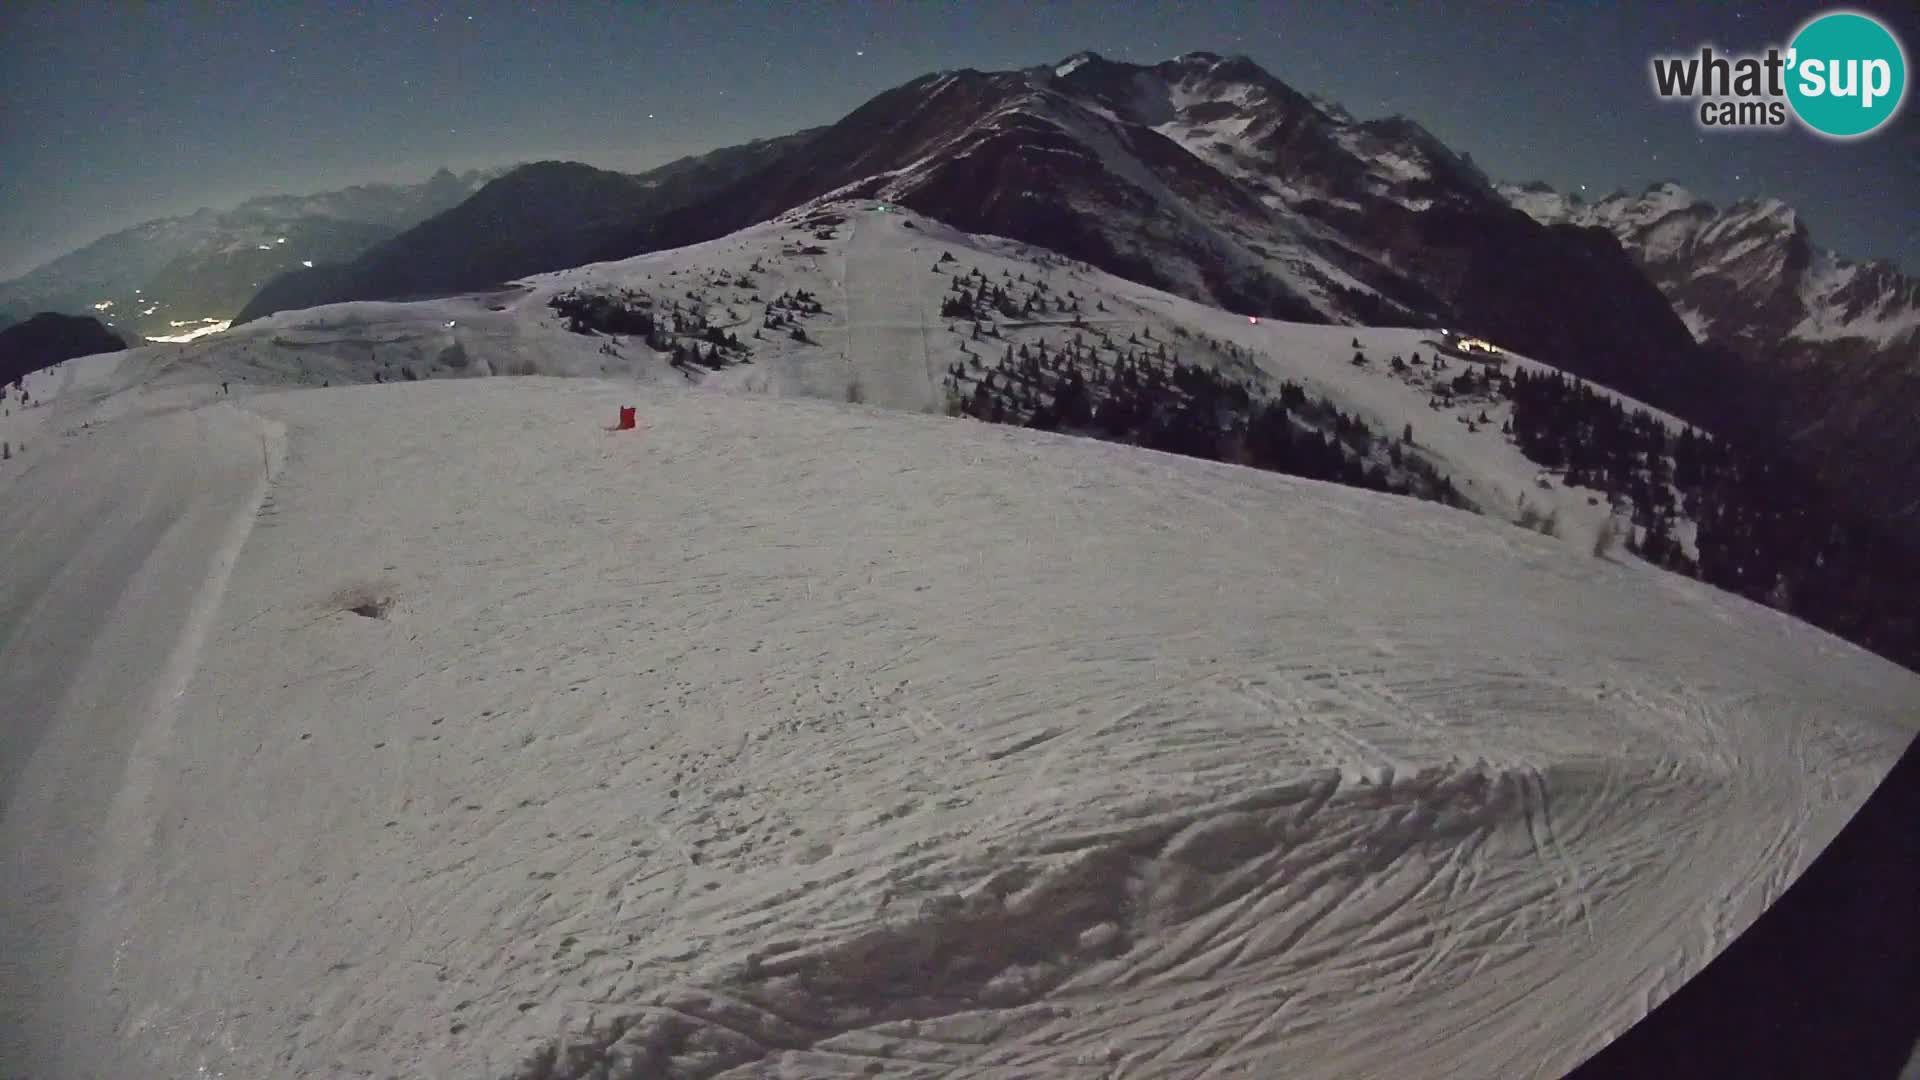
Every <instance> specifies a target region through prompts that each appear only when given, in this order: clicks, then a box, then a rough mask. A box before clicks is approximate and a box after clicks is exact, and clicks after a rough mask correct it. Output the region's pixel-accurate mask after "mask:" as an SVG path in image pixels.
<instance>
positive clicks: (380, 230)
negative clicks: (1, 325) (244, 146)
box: [0, 169, 493, 336]
mask: <svg viewBox="0 0 1920 1080" xmlns="http://www.w3.org/2000/svg"><path fill="white" fill-rule="evenodd" d="M491 175H493V174H491V173H480V172H469V173H464V174H460V175H456V174H454V173H452V172H448V171H446V170H444V169H443V170H441V171H440V172H438V173H436V174H434V176H433V177H432V178H430V179H429V180H427V181H426V182H425V183H421V184H409V185H396V184H364V185H361V186H358V187H351V188H346V189H343V190H340V191H330V192H323V193H321V194H318V195H273V196H266V197H263V198H258V199H251V200H248V201H247V202H245V203H242V204H240V205H239V206H237V207H234V208H233V209H231V210H200V211H197V212H195V213H192V214H188V215H185V216H182V217H173V218H162V219H159V220H156V221H149V222H146V223H144V224H141V225H136V226H134V227H133V228H130V229H123V230H121V231H120V232H117V233H114V234H112V235H110V236H106V237H103V238H101V239H99V240H97V241H95V242H93V243H91V244H89V245H87V246H86V247H84V248H81V249H80V250H79V251H76V252H73V253H72V254H69V255H65V256H62V257H60V258H58V259H55V260H54V261H52V262H50V263H48V264H46V265H45V266H42V267H40V268H38V269H36V270H34V271H33V272H31V273H29V274H26V275H24V276H22V277H20V278H16V279H15V280H13V281H9V282H5V283H3V284H0V317H4V316H5V315H11V317H12V318H14V319H21V318H25V317H26V316H27V314H29V313H31V312H35V311H45V310H55V311H93V312H97V313H98V315H99V318H100V319H101V320H102V321H103V322H105V323H107V324H108V325H110V326H111V327H113V328H114V329H115V330H118V331H125V332H130V333H133V334H136V335H141V336H160V335H167V334H178V333H180V332H182V330H183V329H185V328H188V327H192V326H197V325H204V324H205V323H209V322H219V321H222V320H225V319H230V318H232V317H233V315H234V313H235V312H237V311H239V310H240V308H241V307H242V306H244V305H245V304H246V302H247V301H248V300H249V299H251V298H252V297H253V295H254V294H255V293H257V292H259V291H260V289H261V287H262V286H264V285H266V284H267V283H268V282H270V281H272V280H273V279H274V278H275V277H276V276H277V275H279V274H282V273H284V272H286V271H288V270H290V269H294V268H298V267H300V266H301V265H302V264H303V263H311V264H315V265H319V264H323V263H329V262H336V261H340V260H345V259H351V258H353V257H354V256H356V255H358V254H360V253H361V252H363V251H365V250H367V249H368V248H369V247H372V246H373V245H374V244H377V243H379V242H380V241H382V240H385V239H387V238H389V237H391V236H393V235H394V234H395V233H397V232H399V231H400V230H401V229H404V228H407V227H409V226H411V225H414V224H416V223H418V222H420V221H424V220H426V219H427V218H430V217H432V216H434V215H435V214H438V213H440V212H442V211H444V210H448V209H451V208H453V207H455V206H457V205H459V204H460V202H461V201H463V200H464V199H466V198H467V197H468V196H469V195H472V194H473V193H474V191H475V190H477V189H478V188H479V186H480V185H481V184H482V183H484V182H485V181H486V180H487V179H488V178H489V177H490V176H491Z"/></svg>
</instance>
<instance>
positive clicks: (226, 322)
mask: <svg viewBox="0 0 1920 1080" xmlns="http://www.w3.org/2000/svg"><path fill="white" fill-rule="evenodd" d="M199 321H200V322H202V323H204V324H205V325H203V326H199V327H196V328H195V329H192V330H189V331H187V332H186V333H184V334H161V335H158V336H156V337H149V338H147V340H148V341H162V342H166V343H168V344H170V345H180V344H184V343H186V342H189V341H197V340H199V339H200V338H203V337H206V336H207V335H209V334H218V333H220V332H221V331H223V330H225V329H227V328H228V327H231V326H232V325H233V320H232V319H201V320H199ZM192 323H193V320H188V321H186V322H178V321H174V320H171V319H170V320H168V322H167V325H169V326H190V325H192Z"/></svg>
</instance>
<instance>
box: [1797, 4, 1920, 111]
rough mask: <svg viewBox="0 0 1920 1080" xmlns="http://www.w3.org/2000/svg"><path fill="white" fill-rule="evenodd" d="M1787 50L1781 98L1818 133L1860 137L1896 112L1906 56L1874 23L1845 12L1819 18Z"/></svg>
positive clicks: (1904, 80) (1904, 81) (1889, 34)
mask: <svg viewBox="0 0 1920 1080" xmlns="http://www.w3.org/2000/svg"><path fill="white" fill-rule="evenodd" d="M1787 50H1788V51H1787V64H1788V68H1787V100H1788V101H1789V102H1791V103H1792V104H1793V111H1794V113H1795V114H1797V115H1798V116H1799V117H1800V121H1801V122H1802V123H1804V124H1806V125H1807V126H1808V127H1810V128H1812V129H1813V130H1815V131H1817V132H1819V133H1820V134H1822V135H1826V136H1829V137H1831V138H1835V139H1851V138H1854V137H1856V136H1860V135H1865V134H1867V133H1868V132H1870V131H1873V130H1874V129H1876V128H1878V127H1880V125H1882V124H1885V123H1886V122H1887V121H1888V120H1891V119H1893V114H1894V113H1896V112H1898V111H1900V102H1901V99H1903V98H1904V97H1906V94H1907V56H1906V52H1905V50H1903V49H1901V47H1900V42H1899V39H1897V38H1895V37H1894V36H1893V33H1892V32H1891V31H1889V30H1888V29H1887V28H1886V27H1884V26H1882V25H1880V23H1879V22H1877V21H1876V20H1874V19H1872V18H1870V17H1868V16H1866V15H1861V14H1858V13H1855V12H1851V11H1836V12H1831V13H1829V14H1826V15H1822V16H1820V17H1818V18H1816V19H1814V20H1813V21H1811V22H1809V23H1807V24H1806V25H1805V26H1803V27H1801V28H1800V32H1799V33H1798V34H1795V35H1794V38H1793V41H1792V42H1790V43H1789V44H1788V46H1787Z"/></svg>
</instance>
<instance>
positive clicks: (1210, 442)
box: [946, 336, 1467, 507]
mask: <svg viewBox="0 0 1920 1080" xmlns="http://www.w3.org/2000/svg"><path fill="white" fill-rule="evenodd" d="M1133 341H1134V342H1135V343H1137V342H1138V339H1137V337H1136V338H1134V339H1133ZM1109 347H1111V348H1115V349H1118V346H1109ZM946 386H947V393H948V395H949V401H950V409H949V411H951V412H953V413H954V414H956V415H965V416H971V417H974V418H976V419H980V420H987V421H990V422H993V423H1008V424H1020V425H1023V426H1026V427H1032V428H1039V429H1043V430H1049V431H1065V432H1070V433H1073V434H1078V435H1088V436H1093V437H1096V438H1102V439H1107V440H1110V441H1114V442H1124V443H1128V444H1131V445H1135V446H1143V447H1147V448H1149V449H1153V450H1161V451H1165V452H1167V453H1174V454H1182V455H1185V456H1187V457H1197V458H1205V459H1207V460H1210V461H1224V462H1231V463H1234V464H1239V465H1247V466H1251V467H1253V468H1258V469H1265V470H1267V471H1270V472H1281V473H1287V474H1289V475H1294V476H1304V477H1308V478H1310V479H1316V480H1326V481H1331V482H1334V483H1341V484H1348V485H1351V486H1354V487H1363V488H1368V489H1371V490H1374V491H1384V492H1390V493H1393V494H1399V495H1412V496H1416V497H1419V498H1425V499H1431V500H1434V501H1438V502H1443V503H1447V504H1449V505H1453V506H1462V507H1464V506H1466V505H1467V503H1466V500H1465V499H1463V498H1462V497H1461V495H1460V493H1459V491H1458V490H1457V489H1456V488H1455V487H1454V485H1453V482H1452V480H1451V478H1449V477H1445V476H1442V475H1440V474H1439V473H1438V472H1437V471H1435V470H1434V469H1433V468H1432V467H1431V466H1430V465H1429V464H1428V463H1427V462H1426V461H1425V460H1424V459H1422V458H1420V457H1418V456H1417V455H1415V454H1411V453H1407V452H1406V451H1405V449H1404V447H1403V446H1402V444H1401V442H1399V441H1395V440H1392V439H1389V438H1383V437H1382V436H1380V435H1378V434H1377V433H1375V432H1373V431H1372V430H1370V429H1369V428H1368V427H1367V425H1366V424H1365V423H1363V422H1362V421H1360V420H1359V419H1358V418H1356V417H1352V416H1349V415H1347V414H1345V413H1342V412H1340V411H1339V410H1338V409H1337V408H1335V407H1334V406H1333V405H1332V404H1331V403H1329V402H1327V401H1325V400H1324V399H1318V398H1310V397H1309V396H1308V395H1307V393H1306V391H1305V390H1304V389H1302V388H1301V387H1300V386H1299V385H1297V384H1295V383H1291V382H1289V383H1286V384H1284V385H1282V386H1281V387H1280V389H1279V393H1278V395H1277V396H1273V397H1268V396H1265V395H1261V394H1256V393H1255V392H1254V390H1253V389H1252V387H1251V386H1250V385H1249V384H1247V383H1245V382H1240V381H1236V380H1233V379H1229V378H1226V377H1224V376H1222V375H1221V374H1219V373H1218V372H1216V371H1213V370H1210V369H1208V368H1206V367H1202V366H1200V365H1197V364H1188V363H1184V362H1182V361H1181V360H1180V358H1179V357H1178V356H1177V355H1171V354H1169V353H1168V351H1167V348H1166V345H1165V344H1164V343H1162V344H1160V345H1159V346H1158V348H1157V350H1156V351H1154V352H1146V351H1136V350H1134V349H1126V350H1124V351H1119V352H1118V355H1116V356H1115V357H1113V358H1112V359H1111V360H1110V361H1109V360H1108V359H1107V358H1106V357H1105V355H1104V354H1103V353H1102V352H1101V350H1100V349H1097V348H1094V347H1091V346H1089V345H1087V344H1086V343H1085V342H1084V340H1082V339H1081V338H1079V337H1078V336H1076V338H1075V339H1074V340H1073V341H1071V342H1069V343H1067V344H1066V345H1063V346H1061V347H1059V348H1057V349H1052V350H1049V349H1048V348H1047V347H1046V346H1044V345H1041V346H1038V347H1035V346H1029V345H1020V346H1018V347H1016V346H1013V345H1008V346H1007V347H1006V349H1005V351H1004V353H1003V354H1002V355H1001V357H1000V359H999V361H998V363H997V364H995V365H994V366H993V367H991V368H989V367H988V366H987V364H986V362H985V360H984V359H983V358H981V357H979V356H977V355H975V356H973V357H972V358H971V361H970V362H968V363H956V364H954V365H953V366H952V367H951V368H949V370H948V373H947V380H946Z"/></svg>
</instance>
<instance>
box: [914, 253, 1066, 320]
mask: <svg viewBox="0 0 1920 1080" xmlns="http://www.w3.org/2000/svg"><path fill="white" fill-rule="evenodd" d="M942 261H943V262H944V261H946V256H942ZM939 269H940V264H939V263H935V264H934V270H935V272H938V271H939ZM1022 293H1024V295H1020V294H1022ZM996 312H997V313H998V314H1000V315H1002V316H1004V317H1006V318H1009V319H1032V318H1038V317H1040V316H1044V315H1078V314H1080V297H1078V296H1076V295H1075V294H1074V293H1073V292H1072V291H1071V290H1069V291H1068V292H1067V293H1066V294H1065V295H1060V294H1056V293H1052V291H1051V290H1050V289H1049V288H1048V287H1047V283H1046V281H1044V280H1043V279H1041V278H1038V277H1036V278H1034V279H1033V280H1031V281H1029V280H1028V279H1027V275H1026V272H1025V271H1022V272H1021V273H1019V274H1017V275H1016V274H1014V273H1013V272H1012V271H1007V272H1005V274H1004V275H1003V280H1001V281H999V282H995V281H992V280H990V279H989V278H988V277H987V275H986V272H985V271H983V270H978V269H976V270H972V271H969V272H968V273H966V274H962V275H959V276H957V277H955V278H954V279H953V284H952V286H951V287H950V288H949V289H948V291H947V295H946V297H945V298H943V299H942V300H941V301H940V315H941V317H942V318H947V319H984V318H988V317H990V315H991V314H992V313H996Z"/></svg>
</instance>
